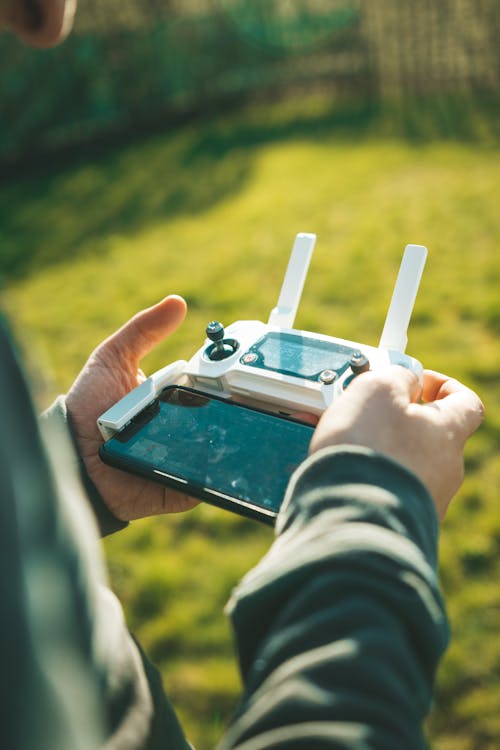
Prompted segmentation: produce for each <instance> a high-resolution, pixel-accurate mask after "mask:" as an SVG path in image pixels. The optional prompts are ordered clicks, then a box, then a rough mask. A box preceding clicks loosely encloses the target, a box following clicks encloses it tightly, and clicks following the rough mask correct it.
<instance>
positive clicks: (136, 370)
mask: <svg viewBox="0 0 500 750" xmlns="http://www.w3.org/2000/svg"><path fill="white" fill-rule="evenodd" d="M186 309H187V308H186V303H185V301H184V300H183V299H182V297H177V296H174V295H172V296H169V297H166V298H165V299H164V300H162V301H161V302H159V303H158V304H156V305H154V306H153V307H149V308H148V309H146V310H142V312H139V313H138V314H137V315H135V316H134V317H133V318H131V320H129V321H128V323H126V324H125V325H124V326H122V328H120V329H119V330H118V331H117V332H116V333H114V334H113V335H112V336H110V337H109V338H108V339H106V341H104V342H103V343H102V344H100V346H98V347H97V349H95V350H94V352H93V353H92V354H91V355H90V357H89V359H88V361H87V363H86V365H85V366H84V368H83V370H82V371H81V373H80V374H79V376H78V377H77V379H76V381H75V382H74V384H73V385H72V387H71V389H70V390H69V392H68V394H67V397H66V406H67V409H68V415H69V418H70V421H71V424H72V427H73V431H74V433H75V437H76V442H77V445H78V448H79V453H80V456H81V458H82V459H83V461H84V462H85V467H86V469H87V472H88V475H89V477H90V478H91V480H92V481H93V483H94V484H95V486H96V487H97V489H98V491H99V493H100V494H101V497H102V498H103V500H104V502H105V503H106V505H107V506H108V508H109V510H110V511H111V512H112V513H113V514H114V515H115V516H116V517H117V518H120V519H121V520H123V521H131V520H133V519H134V518H143V517H145V516H150V515H156V514H159V513H173V512H178V511H183V510H188V509H189V508H192V507H194V506H195V505H196V504H197V502H198V501H197V500H195V499H194V498H192V497H189V496H187V495H185V494H183V493H181V492H177V491H175V490H172V489H169V488H167V487H163V486H162V485H160V484H156V483H154V482H150V481H148V480H146V479H142V478H140V477H136V476H132V475H131V474H128V473H125V472H122V471H120V470H119V469H114V468H111V467H109V466H106V465H105V464H104V463H103V462H102V461H101V459H100V458H99V454H98V451H99V446H100V444H101V443H102V437H101V435H100V433H99V430H98V428H97V424H96V420H97V418H98V417H99V416H100V415H101V414H102V413H103V412H105V411H106V409H108V408H109V407H110V406H112V405H113V404H114V403H116V401H118V400H119V399H120V398H123V396H125V395H126V394H127V393H128V392H129V391H131V390H132V388H135V387H136V386H137V385H139V384H140V383H141V382H142V381H143V380H144V378H145V375H144V373H143V372H142V370H141V369H140V367H139V363H140V361H141V359H142V358H143V357H144V356H145V355H146V354H148V353H149V352H150V351H151V350H152V349H153V348H154V347H155V346H156V345H157V344H159V343H160V342H161V341H162V340H163V339H164V338H165V337H166V336H168V335H169V334H171V333H173V332H174V331H175V330H176V329H177V328H178V327H179V326H180V324H181V323H182V321H183V320H184V318H185V316H186Z"/></svg>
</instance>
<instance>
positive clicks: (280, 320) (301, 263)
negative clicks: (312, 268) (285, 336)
mask: <svg viewBox="0 0 500 750" xmlns="http://www.w3.org/2000/svg"><path fill="white" fill-rule="evenodd" d="M315 242H316V235H315V234H307V233H306V232H300V233H299V234H298V235H297V236H296V237H295V242H294V243H293V248H292V254H291V255H290V260H289V261H288V266H287V269H286V273H285V278H284V279H283V285H282V287H281V292H280V296H279V299H278V305H277V306H276V307H275V308H273V309H272V310H271V315H270V316H269V320H268V324H269V325H270V326H279V327H280V328H293V324H294V321H295V316H296V314H297V309H298V307H299V302H300V298H301V296H302V290H303V288H304V282H305V280H306V276H307V269H308V268H309V263H310V260H311V256H312V252H313V250H314V245H315Z"/></svg>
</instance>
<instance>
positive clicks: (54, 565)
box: [0, 321, 189, 750]
mask: <svg viewBox="0 0 500 750" xmlns="http://www.w3.org/2000/svg"><path fill="white" fill-rule="evenodd" d="M0 364H1V367H0V414H1V415H2V418H1V422H0V482H1V484H0V494H1V502H0V569H1V570H2V575H1V576H0V601H1V602H2V617H0V663H1V665H2V669H1V670H0V695H1V696H2V714H1V715H2V743H1V746H2V748H3V747H5V748H16V750H33V748H36V750H70V749H71V750H76V748H87V749H88V750H101V749H102V748H104V747H105V748H106V750H167V748H168V750H187V748H188V747H189V745H188V743H187V741H186V739H185V738H184V735H183V732H182V730H181V728H180V725H179V723H178V721H177V718H176V716H175V713H174V711H173V709H172V706H171V704H170V703H169V701H168V699H167V697H166V696H165V694H164V692H163V688H162V685H161V681H160V678H159V675H158V673H157V671H156V670H155V669H154V668H153V667H152V666H151V665H150V664H148V663H147V662H146V660H145V659H144V657H143V655H142V652H141V650H140V648H139V647H138V646H137V644H136V643H135V642H134V640H133V638H132V637H131V636H130V634H129V632H128V630H127V627H126V624H125V622H124V618H123V613H122V610H121V607H120V605H119V603H118V601H117V599H116V597H114V595H113V594H112V593H111V591H110V590H109V589H108V587H107V585H106V574H105V570H104V565H103V562H102V559H101V550H100V544H99V541H98V538H97V530H96V525H95V519H94V518H93V517H92V514H91V513H90V512H89V506H88V504H87V503H86V501H85V499H84V493H83V491H82V486H81V483H80V481H79V477H78V473H77V472H76V471H75V464H76V459H75V457H74V455H73V452H72V450H71V445H70V442H69V440H68V435H67V431H66V429H65V428H64V427H63V429H61V426H62V424H61V420H59V419H49V418H47V419H44V420H42V423H41V424H40V423H39V422H38V421H37V419H36V417H35V414H34V411H33V408H32V405H31V400H30V396H29V393H28V390H27V388H26V384H25V382H24V379H23V376H22V373H21V371H20V369H19V366H18V364H17V361H16V356H15V353H14V351H13V347H12V343H11V341H10V339H9V337H8V335H7V334H6V332H5V331H4V330H3V327H2V325H1V321H0Z"/></svg>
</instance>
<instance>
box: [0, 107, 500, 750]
mask: <svg viewBox="0 0 500 750" xmlns="http://www.w3.org/2000/svg"><path fill="white" fill-rule="evenodd" d="M499 155H500V154H499V149H498V147H497V146H495V145H492V144H486V143H483V144H477V143H475V144H474V143H465V142H464V143H459V142H453V141H439V142H437V141H433V142H427V143H426V142H419V143H410V142H407V141H404V140H397V139H383V138H382V137H376V136H375V135H374V134H373V133H370V132H363V130H362V129H359V128H358V129H357V130H356V131H355V132H354V131H352V130H350V129H349V128H348V127H343V128H339V127H337V126H336V125H335V118H334V117H333V115H332V112H331V111H330V109H329V106H328V105H327V104H326V103H325V102H324V101H322V100H321V99H315V98H313V99H311V100H309V101H308V102H307V104H305V105H304V104H301V105H298V104H289V105H281V106H279V107H274V108H272V107H262V108H254V109H252V110H249V111H248V112H246V113H244V114H240V115H232V116H231V117H220V118H218V119H213V120H209V121H207V122H204V123H201V124H198V125H192V126H189V127H186V128H185V129H184V130H182V131H179V132H171V133H168V134H165V135H160V136H155V137H153V138H150V139H148V140H146V141H144V142H142V143H139V144H134V145H130V146H128V147H123V148H121V149H115V150H114V151H112V152H109V153H107V154H106V155H105V156H101V157H94V158H92V159H83V158H82V159H80V160H79V162H78V163H76V164H73V165H72V166H67V167H64V168H56V167H55V166H54V168H53V169H50V170H48V171H47V172H46V173H44V174H42V173H38V174H37V175H33V176H30V177H24V178H22V179H21V178H20V179H19V180H18V181H11V183H10V184H9V185H5V186H3V187H1V188H0V246H1V248H2V250H1V257H0V273H1V275H2V279H3V282H4V292H3V299H2V305H3V307H4V308H5V309H6V310H7V312H8V314H9V316H10V318H11V320H12V323H13V326H14V328H15V329H16V332H17V333H18V337H19V338H20V339H21V340H22V342H23V345H24V349H25V353H26V359H27V361H28V366H29V369H30V372H31V375H32V379H33V382H34V387H35V390H36V399H37V402H38V404H39V406H40V407H43V406H45V405H46V404H47V403H48V402H49V401H50V400H51V398H52V397H53V396H54V395H55V394H57V393H59V392H61V391H64V390H65V389H66V388H67V387H68V386H69V384H70V383H71V382H72V380H73V378H74V377H75V375H76V374H77V372H78V370H79V369H80V367H81V366H82V365H83V363H84V361H85V359H86V356H87V354H88V353H89V352H90V350H91V349H92V347H93V346H94V345H95V344H96V343H97V342H98V341H99V340H101V339H102V338H103V337H104V336H105V335H107V334H108V333H110V332H111V331H113V330H114V329H115V328H116V327H118V326H119V325H120V324H121V323H122V322H123V321H124V320H126V319H127V318H128V317H129V316H130V315H132V314H133V313H134V312H135V311H137V310H138V309H139V308H141V307H143V306H147V305H149V304H151V303H153V302H154V301H156V300H157V299H159V298H161V297H162V296H164V295H165V294H167V293H169V292H176V293H179V294H182V295H183V296H184V297H185V298H186V299H187V301H188V303H189V314H188V318H187V321H186V323H185V324H184V326H183V328H182V329H181V331H180V332H178V333H177V334H176V335H175V336H174V337H173V338H172V339H170V340H169V341H167V342H165V344H164V345H163V346H161V347H160V348H159V349H158V350H157V351H155V352H154V353H153V354H151V355H150V356H149V357H148V359H147V360H146V362H145V369H146V370H148V371H150V370H153V369H155V368H158V367H160V366H162V365H163V364H165V363H167V362H169V361H171V360H173V359H176V358H179V357H184V358H189V357H190V356H191V354H192V353H193V352H194V351H195V349H196V348H197V347H198V346H199V345H200V342H201V340H202V338H203V331H204V327H205V325H206V323H207V322H208V321H209V320H212V319H214V318H216V319H219V320H222V322H223V323H225V324H228V323H230V322H232V321H233V320H236V319H254V318H257V319H261V320H266V319H267V316H268V314H269V310H270V309H271V307H272V306H273V305H274V304H275V302H276V299H277V295H278V292H279V288H280V284H281V280H282V277H283V273H284V270H285V267H286V263H287V260H288V255H289V252H290V248H291V244H292V241H293V237H294V235H295V233H296V232H298V231H313V232H316V233H317V235H318V243H317V248H316V251H315V255H314V257H313V261H312V263H311V269H310V272H309V277H308V279H307V282H306V286H305V290H304V295H303V301H302V305H301V307H300V309H299V314H298V318H297V321H296V323H297V326H298V327H302V328H305V329H308V330H313V331H321V332H324V333H329V334H332V335H337V336H340V337H343V338H351V339H354V340H360V341H364V342H366V343H370V344H376V343H377V340H378V336H379V334H380V331H381V327H382V323H383V320H384V316H385V311H386V309H387V305H388V303H389V299H390V294H391V291H392V286H393V283H394V279H395V276H396V273H397V269H398V266H399V261H400V257H401V253H402V250H403V248H404V245H405V244H406V243H407V242H414V243H421V244H426V245H428V247H429V253H430V255H429V259H428V263H427V268H426V271H425V274H424V278H423V282H422V286H421V291H420V294H419V297H418V299H417V305H416V308H415V314H414V317H413V321H412V325H411V329H410V332H409V333H410V335H409V346H408V352H409V353H410V354H413V355H414V356H416V357H417V358H419V359H420V360H422V361H423V362H424V364H425V366H427V367H430V368H433V369H438V370H445V371H447V372H449V373H452V374H453V375H456V376H457V377H459V378H461V379H464V380H465V381H466V382H467V383H468V384H470V385H471V386H472V387H474V388H476V389H478V390H479V392H480V393H481V395H482V397H483V399H484V401H485V404H486V409H487V420H486V422H485V424H484V426H483V427H482V429H481V431H480V432H479V433H478V434H477V435H476V436H475V437H474V439H473V440H472V441H471V443H470V445H469V446H468V449H467V457H466V462H467V478H466V481H465V483H464V485H463V487H462V489H461V491H460V495H459V497H458V498H457V500H456V502H455V505H454V506H453V507H452V509H451V511H450V513H449V516H448V518H447V520H446V522H445V524H444V527H443V532H442V541H441V560H442V583H443V589H444V592H445V595H446V597H447V600H448V604H449V612H450V617H451V620H452V627H453V632H454V637H453V644H452V646H451V648H450V650H449V652H448V655H447V657H446V659H445V661H444V663H443V665H442V668H441V670H440V673H439V679H438V691H437V700H436V706H435V708H434V711H433V715H432V718H431V720H430V722H429V727H428V729H429V736H430V738H431V739H432V744H433V747H434V748H437V749H438V750H469V749H470V748H474V750H483V749H484V750H486V749H489V748H494V747H496V746H497V743H498V738H499V737H500V718H499V717H500V714H499V713H498V705H499V704H500V637H499V634H500V584H499V581H500V505H499V502H498V490H499V487H500V450H499V446H500V389H499V387H498V386H499V383H500V374H499V373H500V347H499V333H500V293H499V289H500V254H499V252H498V241H499V239H500V215H499V211H498V204H499V200H498V199H499V192H498V185H499V184H500V159H499ZM271 538H272V536H271V533H270V531H269V530H267V529H265V528H263V527H260V526H258V525H257V524H256V523H254V522H251V521H246V520H243V519H238V518H236V517H234V518H233V517H231V516H230V515H229V514H227V513H225V512H223V511H218V510H216V509H213V508H210V507H208V506H204V507H200V508H198V509H196V510H195V511H192V512H190V513H189V514H186V515H184V516H178V517H164V518H157V519H150V520H145V521H141V522H136V523H134V524H132V525H131V526H130V527H129V528H128V529H127V530H126V531H124V532H122V533H121V534H118V535H116V537H114V538H112V539H110V540H108V541H107V542H106V545H105V546H106V551H107V554H108V558H109V563H110V568H111V578H112V583H113V586H114V588H115V590H116V591H117V592H118V594H119V596H120V598H121V600H122V601H123V603H124V606H125V610H126V614H127V618H128V621H129V623H130V625H131V627H132V628H133V630H134V631H135V633H136V634H137V635H138V637H139V639H140V640H141V642H142V643H143V645H144V647H145V649H146V651H147V652H148V653H149V654H150V655H151V657H152V658H153V659H154V660H155V661H156V663H157V664H158V665H159V667H160V668H161V670H162V673H163V675H164V679H165V683H166V685H167V688H168V690H169V693H170V694H171V696H172V698H173V699H174V702H175V703H176V705H177V706H178V709H179V713H180V715H181V718H182V720H183V721H184V723H185V726H186V727H187V731H188V734H189V736H190V738H191V740H192V741H193V742H194V743H195V745H196V747H197V748H198V750H208V749H209V748H212V747H213V746H214V744H215V741H216V739H217V737H219V736H220V734H221V733H222V731H223V728H224V726H225V724H226V722H227V719H228V716H229V715H230V712H231V710H232V708H233V707H234V705H235V701H236V700H237V694H238V691H239V681H238V675H237V668H236V665H235V662H234V658H233V652H232V645H231V636H230V629H229V626H228V624H227V622H226V620H225V617H224V615H223V612H222V609H223V605H224V602H225V601H226V600H227V597H228V595H229V593H230V591H231V588H232V587H233V586H234V584H235V583H236V582H237V581H238V579H239V578H240V577H241V575H243V573H244V572H245V571H246V570H248V569H249V568H250V567H251V566H252V565H253V564H254V563H255V562H256V561H257V560H258V559H259V557H260V556H261V555H262V554H263V552H264V551H265V550H266V549H267V547H268V546H269V543H270V541H271ZM495 738H496V739H495Z"/></svg>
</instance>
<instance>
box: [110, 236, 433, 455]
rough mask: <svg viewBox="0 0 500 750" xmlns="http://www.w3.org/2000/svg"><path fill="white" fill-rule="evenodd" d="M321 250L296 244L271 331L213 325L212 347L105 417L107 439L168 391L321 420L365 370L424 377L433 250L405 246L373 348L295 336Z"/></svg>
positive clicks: (170, 368) (246, 324)
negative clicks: (418, 342)
mask: <svg viewBox="0 0 500 750" xmlns="http://www.w3.org/2000/svg"><path fill="white" fill-rule="evenodd" d="M315 242H316V235H314V234H305V233H301V234H298V235H297V237H296V238H295V243H294V245H293V249H292V254H291V256H290V260H289V263H288V268H287V271H286V274H285V278H284V281H283V285H282V288H281V293H280V296H279V299H278V304H277V306H276V307H275V308H274V309H273V310H272V311H271V314H270V316H269V321H268V322H267V323H262V322H260V321H258V320H240V321H237V322H236V323H232V324H231V325H230V326H229V327H228V328H226V330H224V327H223V326H222V324H221V323H218V322H216V321H213V322H212V323H209V324H208V326H207V329H206V334H207V338H206V340H205V343H204V344H203V346H202V347H201V349H199V350H198V351H197V352H196V354H195V355H194V356H193V357H192V358H191V359H190V360H189V362H187V361H186V360H179V361H177V362H174V363H172V364H170V365H167V366H166V367H164V368H163V369H161V370H158V371H157V372H156V373H154V374H153V375H151V377H149V378H147V380H145V381H144V382H143V383H141V385H139V386H138V387H137V388H135V389H134V390H133V391H131V392H130V393H129V394H128V395H127V396H125V397H124V398H122V399H121V400H120V401H118V402H117V403H116V404H114V406H112V407H111V408H110V409H108V411H106V412H105V413H104V414H102V415H101V416H100V417H99V419H98V420H97V424H98V427H99V430H100V431H101V434H102V436H103V437H104V439H105V440H106V439H108V438H109V437H111V436H112V435H114V433H115V432H117V431H118V430H120V429H121V428H122V427H124V426H125V425H126V424H128V423H129V422H130V420H131V419H133V417H135V416H136V414H138V413H139V412H140V411H141V410H142V409H144V408H145V407H146V406H148V405H149V404H150V403H151V402H152V401H154V399H155V398H156V397H157V396H158V395H159V393H160V392H161V391H162V390H163V389H164V388H165V387H166V386H168V385H174V384H182V385H187V386H190V387H191V388H195V389H196V390H199V391H202V392H204V393H208V394H215V395H217V396H222V397H223V398H235V399H238V400H244V401H245V402H246V403H250V404H251V405H253V406H257V407H259V406H260V407H261V408H264V409H266V410H268V411H275V412H277V413H281V414H290V413H291V412H297V411H305V412H310V413H313V414H318V415H319V414H321V413H322V412H323V411H324V410H325V409H326V407H327V406H328V405H329V404H330V403H331V402H332V401H333V400H334V399H335V398H337V397H338V396H339V395H340V394H341V393H342V392H343V390H344V389H345V388H346V387H347V386H348V385H349V383H350V382H351V381H352V379H353V378H355V377H356V376H357V375H359V374H360V373H362V372H365V371H366V370H369V369H376V368H378V367H382V366H385V365H389V364H397V365H402V366H403V367H407V368H408V369H410V370H413V372H415V373H417V374H418V375H419V377H421V376H422V372H423V370H422V365H421V364H420V362H418V360H416V359H414V358H413V357H410V356H409V355H407V354H405V353H404V352H405V349H406V344H407V331H408V324H409V322H410V317H411V313H412V310H413V305H414V303H415V298H416V296H417V291H418V287H419V284H420V279H421V277H422V272H423V269H424V265H425V260H426V257H427V249H426V248H425V247H423V246H422V245H407V246H406V249H405V252H404V255H403V260H402V262H401V267H400V269H399V274H398V278H397V281H396V285H395V287H394V292H393V295H392V300H391V304H390V306H389V311H388V313H387V318H386V321H385V325H384V329H383V332H382V336H381V338H380V342H379V345H378V347H374V346H368V345H367V344H360V343H357V342H354V341H346V340H345V339H338V338H334V337H332V336H325V335H322V334H319V333H310V332H308V331H297V330H295V329H294V328H293V323H294V320H295V315H296V313H297V308H298V306H299V302H300V298H301V295H302V289H303V287H304V282H305V279H306V275H307V270H308V267H309V262H310V260H311V255H312V251H313V249H314V245H315Z"/></svg>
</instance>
